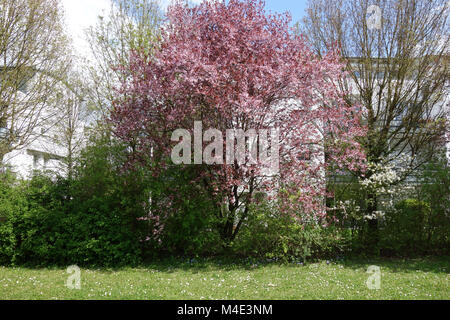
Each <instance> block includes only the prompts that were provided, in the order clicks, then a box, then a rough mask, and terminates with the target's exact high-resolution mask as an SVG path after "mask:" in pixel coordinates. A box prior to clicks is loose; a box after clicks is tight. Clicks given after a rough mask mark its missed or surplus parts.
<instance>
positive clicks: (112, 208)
mask: <svg viewBox="0 0 450 320" xmlns="http://www.w3.org/2000/svg"><path fill="white" fill-rule="evenodd" d="M120 148H121V147H120V146H113V147H111V146H110V145H107V144H106V143H105V141H103V144H102V143H100V144H98V145H95V146H91V147H88V148H87V149H86V150H85V151H84V152H83V155H82V157H81V158H80V161H79V164H78V166H77V167H76V174H75V175H74V177H73V179H70V180H69V179H62V178H60V179H57V180H56V181H52V180H51V179H50V178H48V177H45V176H43V175H35V176H34V177H33V178H32V179H31V180H30V181H23V182H20V183H18V184H10V185H9V186H5V185H4V186H2V187H4V188H3V191H2V196H1V197H0V216H2V217H3V218H4V220H3V221H2V222H1V224H0V233H1V234H2V240H1V246H0V253H1V255H0V256H1V260H2V263H13V264H32V265H49V264H56V265H68V264H78V265H80V266H81V265H102V266H103V265H123V264H136V263H138V262H139V261H140V259H141V256H142V254H141V244H140V241H139V240H140V239H141V237H142V235H143V230H142V226H141V224H140V223H139V221H138V220H137V218H138V217H139V216H142V215H143V209H144V206H142V205H141V204H142V201H143V192H142V190H141V189H140V187H141V186H139V185H138V183H139V182H140V181H139V177H138V176H136V175H134V176H132V175H128V176H126V177H125V176H124V175H122V174H121V172H120V171H118V170H117V169H118V168H117V167H116V166H117V161H118V158H120V157H119V156H118V153H119V155H120V152H121V151H120Z"/></svg>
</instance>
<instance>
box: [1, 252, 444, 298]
mask: <svg viewBox="0 0 450 320" xmlns="http://www.w3.org/2000/svg"><path fill="white" fill-rule="evenodd" d="M369 265H377V266H379V267H380V268H381V289H380V290H369V289H368V288H367V286H366V280H367V278H368V277H369V274H368V273H366V271H367V267H368V266H369ZM449 272H450V257H443V258H425V259H410V260H383V259H375V260H362V259H359V260H350V261H341V262H333V261H331V262H329V263H327V262H326V261H323V262H320V263H311V264H307V265H300V264H287V265H283V264H276V263H269V264H259V265H257V264H255V263H235V264H233V263H220V261H218V260H216V261H202V262H194V263H189V262H174V263H169V262H167V261H166V262H161V263H156V264H150V265H148V266H146V267H140V268H125V269H119V270H112V269H101V270H95V269H81V289H80V290H77V289H69V288H67V287H66V286H65V282H66V279H67V277H68V276H69V274H67V273H66V269H62V268H61V269H27V268H11V267H0V299H150V300H151V299H186V300H187V299H450V285H449V283H450V281H449V280H450V277H449Z"/></svg>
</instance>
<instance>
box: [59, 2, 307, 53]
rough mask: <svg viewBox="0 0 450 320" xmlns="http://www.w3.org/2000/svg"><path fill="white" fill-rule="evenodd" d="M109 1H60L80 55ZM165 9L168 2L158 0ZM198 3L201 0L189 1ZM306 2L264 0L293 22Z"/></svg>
mask: <svg viewBox="0 0 450 320" xmlns="http://www.w3.org/2000/svg"><path fill="white" fill-rule="evenodd" d="M110 1H111V0H61V2H62V4H63V8H64V11H65V21H66V26H67V30H68V33H69V35H70V36H71V37H72V38H73V44H74V47H75V48H76V50H77V51H78V53H79V54H81V55H87V52H89V45H88V44H87V42H86V40H85V36H84V30H85V29H86V28H88V27H89V26H93V25H95V23H96V22H97V18H98V16H99V15H105V14H107V12H108V9H109V8H110V6H111V2H110ZM160 1H161V4H162V6H163V7H166V6H167V4H168V3H169V2H170V0H160ZM191 1H192V2H194V3H199V2H201V1H202V0H191ZM306 2H307V1H306V0H266V9H267V10H268V11H271V12H278V13H283V12H286V11H289V12H290V13H291V15H292V20H293V22H296V21H299V20H300V19H301V18H302V16H303V14H304V11H305V7H306Z"/></svg>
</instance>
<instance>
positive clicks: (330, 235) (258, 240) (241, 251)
mask: <svg viewBox="0 0 450 320" xmlns="http://www.w3.org/2000/svg"><path fill="white" fill-rule="evenodd" d="M252 212H253V213H252V214H251V215H250V216H249V218H248V221H247V223H246V224H245V226H244V227H243V229H242V231H241V233H240V234H239V236H238V238H237V239H236V241H235V242H234V243H233V249H234V252H235V253H236V254H238V255H242V256H255V257H261V258H269V259H274V260H282V261H302V262H305V261H307V260H309V259H317V258H319V257H320V258H327V257H336V256H338V255H341V254H343V253H346V252H348V250H349V241H348V240H349V239H350V237H349V233H348V232H345V231H344V232H343V231H342V230H340V229H339V228H336V227H334V226H326V227H325V226H323V225H321V224H320V223H318V221H316V220H314V219H313V220H309V221H308V220H303V221H301V220H299V219H298V218H296V215H286V214H285V213H284V212H282V211H280V210H279V209H278V208H277V206H276V205H273V204H270V203H267V202H262V203H259V204H258V205H255V208H254V210H252Z"/></svg>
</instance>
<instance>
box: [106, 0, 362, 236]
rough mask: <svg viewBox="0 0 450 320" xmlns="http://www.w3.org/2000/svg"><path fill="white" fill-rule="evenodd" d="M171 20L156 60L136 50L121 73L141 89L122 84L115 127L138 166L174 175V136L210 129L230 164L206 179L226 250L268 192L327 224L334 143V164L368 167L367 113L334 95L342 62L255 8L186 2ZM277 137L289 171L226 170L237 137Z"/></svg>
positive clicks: (248, 164)
mask: <svg viewBox="0 0 450 320" xmlns="http://www.w3.org/2000/svg"><path fill="white" fill-rule="evenodd" d="M167 17H168V21H167V23H166V24H165V25H164V28H163V30H162V31H163V32H161V39H160V40H161V41H160V42H158V43H155V44H153V47H152V49H151V50H150V52H152V54H151V56H149V55H148V54H147V51H148V50H147V48H146V50H134V51H132V53H131V57H130V63H129V64H124V65H123V66H122V72H123V73H124V74H125V75H129V76H130V78H126V80H124V81H122V88H121V90H119V92H118V93H119V94H120V95H119V98H118V99H117V101H116V103H115V105H114V110H113V111H112V115H111V120H112V123H113V124H114V131H115V133H116V135H117V136H118V137H119V138H120V139H122V140H123V141H125V142H126V143H127V144H129V145H131V146H134V149H135V153H134V154H133V160H135V161H141V162H142V163H146V162H147V157H148V155H150V154H152V158H151V161H150V162H152V163H157V164H159V165H160V167H159V169H160V170H161V171H163V170H164V164H165V162H164V160H165V159H167V158H168V157H169V156H170V154H171V150H172V147H173V145H174V144H173V141H172V139H171V134H172V133H173V132H174V131H175V130H177V129H182V128H185V129H186V130H187V131H188V132H190V133H192V131H193V130H192V128H193V125H194V122H195V121H201V122H202V126H203V127H204V128H208V129H209V128H215V129H216V130H215V131H214V135H213V137H214V142H212V143H211V145H209V147H210V148H209V150H210V151H211V154H212V153H214V154H216V155H217V154H219V158H220V156H222V158H221V159H217V158H216V157H213V158H214V159H215V161H214V165H212V164H210V165H209V166H208V167H207V168H205V170H203V171H202V172H201V173H200V175H199V176H200V177H201V178H202V179H203V181H205V182H206V185H207V188H206V190H207V191H208V192H209V194H210V195H209V197H210V199H211V201H215V202H216V203H219V205H218V206H217V210H218V211H219V212H214V213H213V214H222V216H223V219H222V221H223V223H224V224H223V225H222V226H220V229H222V230H225V232H222V238H223V240H225V241H232V240H234V239H235V237H236V235H237V233H238V231H239V230H240V227H241V226H242V222H243V221H245V219H246V217H247V215H248V214H249V210H250V206H251V204H252V202H253V200H254V193H255V192H258V191H263V192H266V193H270V192H272V191H274V192H278V191H279V189H280V188H283V190H284V191H285V192H284V193H283V195H285V196H284V197H283V198H282V199H283V200H284V201H285V202H286V203H285V208H291V209H292V207H293V206H297V209H298V210H297V212H299V213H300V212H302V213H303V212H305V213H308V214H312V215H322V214H323V213H324V208H323V206H322V202H321V201H318V200H317V199H318V198H320V197H321V196H323V195H324V193H325V188H324V187H323V183H322V177H321V175H320V172H321V169H323V167H324V166H325V164H324V163H323V161H315V160H318V159H319V158H320V157H321V156H322V155H323V143H324V140H325V144H326V147H327V156H328V163H327V165H330V164H334V165H335V166H336V167H347V168H349V169H351V170H356V169H357V168H358V167H363V162H364V155H363V154H362V152H361V150H360V148H359V144H358V143H357V142H356V141H355V138H356V137H357V136H360V135H363V134H364V130H363V128H362V127H361V126H360V124H359V118H358V110H357V108H356V107H349V106H348V104H346V103H345V100H344V96H345V95H346V92H343V91H342V90H341V89H340V88H338V87H337V86H336V85H335V84H336V82H337V81H338V79H340V78H341V77H345V74H344V73H343V72H342V65H341V64H340V62H339V58H338V54H337V53H336V52H335V51H330V52H329V54H328V55H326V56H325V57H323V58H322V59H319V58H318V57H317V56H315V55H314V54H313V53H312V52H311V51H310V49H309V48H308V46H307V45H306V43H305V41H304V39H303V38H302V37H300V36H295V35H293V34H292V32H291V30H290V27H289V23H290V18H289V16H288V15H287V14H285V15H269V14H267V13H266V12H265V11H264V5H263V3H262V2H260V1H256V0H251V1H238V0H232V1H228V2H225V1H224V2H220V1H215V2H206V1H205V2H203V3H202V4H200V5H198V6H195V7H193V8H190V7H189V6H188V5H185V4H182V3H177V4H175V5H173V6H171V7H170V8H169V10H168V13H167ZM317 123H325V124H326V125H325V128H322V127H321V126H318V125H317ZM189 128H191V129H189ZM269 128H272V129H273V128H278V129H279V141H282V143H279V145H276V144H275V143H277V142H278V141H277V139H278V138H273V140H272V141H271V142H272V147H273V148H274V150H275V149H278V147H279V154H280V157H279V170H274V171H276V172H269V173H268V170H267V169H268V168H267V165H268V163H267V161H265V160H266V159H265V158H264V157H261V156H260V157H258V159H250V158H251V157H245V159H243V160H242V161H228V162H229V163H225V162H224V161H223V160H224V159H223V155H221V153H220V152H219V150H223V149H225V148H226V143H225V142H224V139H223V134H224V133H225V131H226V130H227V129H228V130H233V129H242V130H244V131H245V132H247V133H248V130H255V132H256V130H258V132H259V133H261V132H262V130H267V129H269ZM324 131H325V132H326V134H325V135H324V134H323V133H324ZM210 133H211V132H210ZM205 134H206V133H205ZM204 139H205V140H208V139H207V138H204ZM211 139H212V137H210V140H211ZM259 141H260V142H261V140H259ZM205 142H207V141H205ZM205 145H206V144H205ZM202 147H203V145H202ZM202 150H203V148H202ZM271 150H272V149H271ZM183 152H184V151H183ZM205 152H206V149H205ZM189 154H190V153H189ZM142 158H144V160H143V159H142ZM307 158H310V159H312V161H310V160H307ZM188 160H189V161H188V162H189V163H190V162H191V161H190V160H191V157H190V156H189V159H188ZM277 160H278V159H277ZM254 161H255V162H256V164H255V163H253V162H254ZM241 162H242V163H241ZM277 166H278V161H277ZM330 168H331V166H330ZM269 169H270V168H269ZM280 182H281V183H280ZM193 183H195V182H193ZM292 198H295V201H291V199H292ZM241 209H242V210H241Z"/></svg>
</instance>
